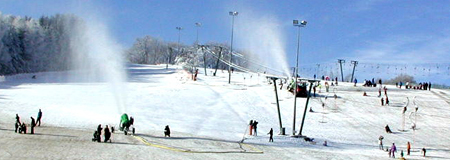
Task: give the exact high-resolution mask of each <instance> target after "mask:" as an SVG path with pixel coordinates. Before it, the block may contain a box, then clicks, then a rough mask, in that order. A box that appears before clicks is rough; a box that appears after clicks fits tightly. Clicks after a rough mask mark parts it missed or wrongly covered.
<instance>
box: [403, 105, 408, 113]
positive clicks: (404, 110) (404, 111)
mask: <svg viewBox="0 0 450 160" xmlns="http://www.w3.org/2000/svg"><path fill="white" fill-rule="evenodd" d="M406 110H407V109H406V106H405V107H403V114H405V113H406Z"/></svg>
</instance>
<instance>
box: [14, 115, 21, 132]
mask: <svg viewBox="0 0 450 160" xmlns="http://www.w3.org/2000/svg"><path fill="white" fill-rule="evenodd" d="M20 125H21V123H20V117H19V114H16V124H14V126H15V127H16V130H15V131H14V132H16V133H17V129H19V126H20ZM19 133H20V130H19Z"/></svg>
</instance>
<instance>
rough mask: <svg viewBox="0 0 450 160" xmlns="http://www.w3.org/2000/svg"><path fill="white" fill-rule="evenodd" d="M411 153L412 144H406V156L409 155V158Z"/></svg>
mask: <svg viewBox="0 0 450 160" xmlns="http://www.w3.org/2000/svg"><path fill="white" fill-rule="evenodd" d="M410 152H411V143H409V142H408V143H407V144H406V155H408V156H409V153H410Z"/></svg>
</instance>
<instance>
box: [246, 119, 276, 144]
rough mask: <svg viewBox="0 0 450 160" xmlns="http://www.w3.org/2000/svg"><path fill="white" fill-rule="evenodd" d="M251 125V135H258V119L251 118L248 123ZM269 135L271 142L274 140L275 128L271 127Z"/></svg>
mask: <svg viewBox="0 0 450 160" xmlns="http://www.w3.org/2000/svg"><path fill="white" fill-rule="evenodd" d="M248 127H249V135H254V136H258V130H257V128H258V121H256V120H250V123H249V124H248ZM267 134H268V135H269V142H273V129H272V128H270V131H269V133H267Z"/></svg>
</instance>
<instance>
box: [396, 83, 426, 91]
mask: <svg viewBox="0 0 450 160" xmlns="http://www.w3.org/2000/svg"><path fill="white" fill-rule="evenodd" d="M395 86H396V87H398V88H400V89H401V88H402V86H403V82H402V81H400V82H397V83H395ZM405 89H414V90H416V89H417V90H429V91H431V82H421V83H419V84H418V85H411V84H410V83H409V82H406V83H405Z"/></svg>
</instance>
